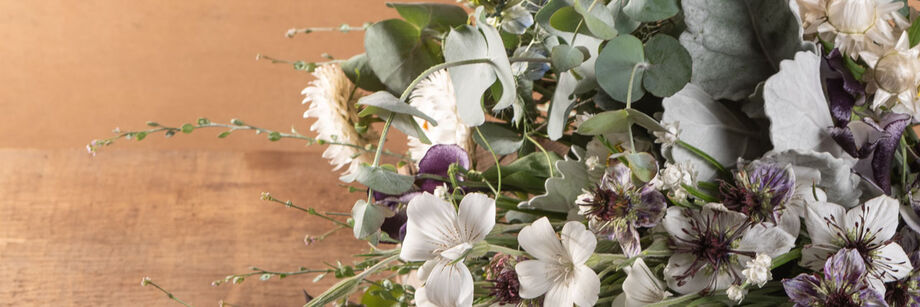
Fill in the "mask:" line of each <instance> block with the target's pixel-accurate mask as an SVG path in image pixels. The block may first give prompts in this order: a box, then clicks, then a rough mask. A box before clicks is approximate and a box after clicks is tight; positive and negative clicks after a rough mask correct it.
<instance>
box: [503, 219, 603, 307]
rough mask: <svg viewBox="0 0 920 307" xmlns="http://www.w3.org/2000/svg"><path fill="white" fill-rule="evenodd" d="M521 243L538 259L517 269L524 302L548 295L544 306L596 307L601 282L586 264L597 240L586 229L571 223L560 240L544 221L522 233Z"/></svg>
mask: <svg viewBox="0 0 920 307" xmlns="http://www.w3.org/2000/svg"><path fill="white" fill-rule="evenodd" d="M518 243H519V244H520V245H521V247H523V248H524V250H526V251H527V253H529V254H530V255H531V256H533V257H534V258H536V260H527V261H522V262H520V263H518V264H517V265H516V266H515V267H514V269H515V271H517V274H518V278H519V279H520V281H521V288H520V295H521V298H525V299H531V298H536V297H539V296H540V295H543V294H546V295H545V296H544V297H543V305H544V306H554V307H566V306H572V304H575V305H578V306H582V307H587V306H594V303H596V302H597V298H598V294H599V293H600V287H601V281H600V279H598V277H597V273H594V271H593V270H591V268H589V267H588V266H587V265H585V261H587V260H588V257H591V254H593V253H594V247H595V246H596V245H597V239H596V238H594V234H593V233H591V232H590V231H588V230H587V229H585V226H584V225H582V224H581V223H578V222H568V223H566V224H565V226H563V227H562V231H561V232H560V233H559V237H557V236H556V233H555V231H553V226H552V225H550V223H549V219H547V218H546V217H542V218H540V219H538V220H536V221H534V222H533V224H531V225H530V226H527V227H524V229H521V232H520V234H518Z"/></svg>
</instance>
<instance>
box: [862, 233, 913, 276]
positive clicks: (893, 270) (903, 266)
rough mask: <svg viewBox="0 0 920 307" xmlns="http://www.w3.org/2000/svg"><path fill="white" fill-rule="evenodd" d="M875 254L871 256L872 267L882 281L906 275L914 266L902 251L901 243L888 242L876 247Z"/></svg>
mask: <svg viewBox="0 0 920 307" xmlns="http://www.w3.org/2000/svg"><path fill="white" fill-rule="evenodd" d="M876 252H877V253H878V254H876V255H875V256H874V257H872V262H873V263H872V268H873V269H874V270H876V272H878V273H880V274H878V275H880V277H881V279H882V281H884V282H891V281H895V280H899V279H901V278H904V277H907V275H909V274H910V272H911V271H912V270H913V269H914V267H913V266H912V265H911V264H910V258H907V254H906V253H904V249H903V248H901V245H898V244H897V243H894V242H889V243H888V244H885V245H884V246H882V247H881V248H879V249H877V250H876Z"/></svg>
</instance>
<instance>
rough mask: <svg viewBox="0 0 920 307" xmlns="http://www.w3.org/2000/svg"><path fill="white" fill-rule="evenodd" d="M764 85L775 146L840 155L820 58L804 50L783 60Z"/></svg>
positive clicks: (766, 110) (765, 105) (772, 139)
mask: <svg viewBox="0 0 920 307" xmlns="http://www.w3.org/2000/svg"><path fill="white" fill-rule="evenodd" d="M780 67H781V68H780V71H779V73H777V74H776V75H773V76H772V77H770V79H767V82H766V83H765V84H764V88H763V100H764V113H766V115H767V118H769V119H770V141H772V143H773V150H775V151H784V150H788V149H804V150H814V151H819V152H820V151H823V152H829V153H830V154H832V155H834V156H836V157H840V156H841V155H842V154H844V151H843V148H841V147H840V145H837V142H836V141H834V139H833V138H832V137H831V135H830V131H829V129H828V128H829V127H833V126H834V121H833V118H832V117H831V112H830V107H829V106H828V104H827V100H826V98H825V97H824V90H823V88H822V82H821V59H820V57H819V56H818V55H817V54H814V53H812V52H809V51H802V52H799V53H797V54H796V55H795V60H784V61H782V62H781V63H780Z"/></svg>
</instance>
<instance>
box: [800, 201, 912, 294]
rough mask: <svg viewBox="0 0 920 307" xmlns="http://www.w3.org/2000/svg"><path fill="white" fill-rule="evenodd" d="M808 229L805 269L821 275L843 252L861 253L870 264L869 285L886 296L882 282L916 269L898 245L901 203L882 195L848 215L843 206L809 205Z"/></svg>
mask: <svg viewBox="0 0 920 307" xmlns="http://www.w3.org/2000/svg"><path fill="white" fill-rule="evenodd" d="M805 209H806V210H805V211H806V213H805V228H806V230H807V231H808V235H809V236H810V237H811V244H810V245H806V246H805V247H804V248H803V249H802V266H804V267H807V268H810V269H812V270H815V271H820V270H821V268H823V267H824V264H825V262H826V260H827V259H828V258H830V257H831V256H833V255H834V254H836V253H837V251H839V250H840V249H843V248H849V249H855V250H858V251H859V253H860V255H861V256H862V257H863V261H864V262H865V264H866V272H867V275H868V276H867V277H868V279H869V283H870V284H871V285H872V286H873V288H875V289H876V290H881V291H880V293H885V291H884V289H885V288H884V285H883V284H882V282H890V281H895V280H898V279H901V278H904V277H905V276H907V275H908V274H910V272H911V270H912V269H913V266H911V263H910V260H909V259H908V258H907V254H905V253H904V249H902V248H901V246H900V245H898V243H896V242H894V241H892V240H891V238H892V237H893V236H894V234H895V232H897V229H898V201H897V200H895V199H894V198H891V197H888V196H885V195H882V196H879V197H876V198H873V199H870V200H869V201H866V203H864V204H862V205H860V206H858V207H854V208H852V209H850V210H849V211H847V210H846V209H844V208H843V207H842V206H840V205H837V204H833V203H827V202H815V203H810V204H808V205H806V208H805Z"/></svg>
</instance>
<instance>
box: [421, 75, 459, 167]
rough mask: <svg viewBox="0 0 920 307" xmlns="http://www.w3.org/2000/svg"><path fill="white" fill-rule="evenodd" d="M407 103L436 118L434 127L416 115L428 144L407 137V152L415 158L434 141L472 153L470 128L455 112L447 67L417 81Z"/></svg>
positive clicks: (451, 84) (452, 88)
mask: <svg viewBox="0 0 920 307" xmlns="http://www.w3.org/2000/svg"><path fill="white" fill-rule="evenodd" d="M409 105H411V106H413V107H415V108H416V109H418V110H419V111H421V112H422V113H425V114H427V115H428V116H431V118H433V119H434V120H436V121H438V125H437V126H434V125H432V124H431V123H429V122H428V121H426V120H423V119H420V118H415V121H416V122H418V125H419V126H420V127H422V130H424V131H425V135H426V136H428V139H429V140H431V144H425V143H422V141H420V140H419V139H418V138H415V137H409V155H410V156H411V157H412V159H413V160H415V161H418V160H420V159H421V158H422V157H424V156H425V153H426V152H428V148H431V146H432V145H434V144H455V145H458V146H460V148H463V150H465V151H466V152H472V149H473V146H474V145H473V138H472V137H471V136H472V134H471V130H470V127H468V126H466V125H465V124H463V122H462V121H460V115H458V114H457V96H454V85H453V83H451V80H450V74H448V73H447V70H446V69H445V70H439V71H436V72H434V73H432V74H431V75H429V76H428V78H425V80H422V81H421V82H419V83H418V86H416V87H415V90H413V91H412V95H411V96H410V97H409Z"/></svg>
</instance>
